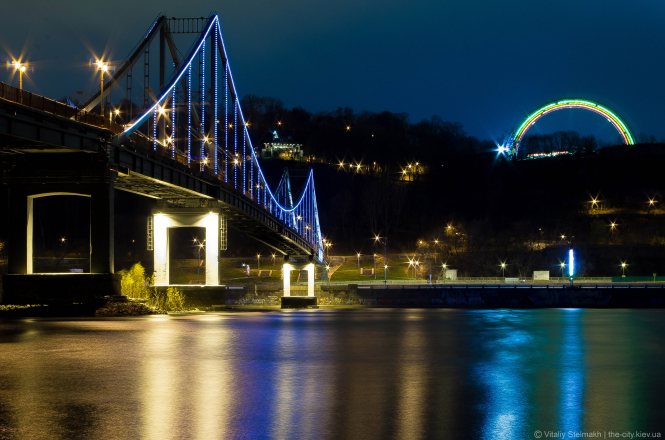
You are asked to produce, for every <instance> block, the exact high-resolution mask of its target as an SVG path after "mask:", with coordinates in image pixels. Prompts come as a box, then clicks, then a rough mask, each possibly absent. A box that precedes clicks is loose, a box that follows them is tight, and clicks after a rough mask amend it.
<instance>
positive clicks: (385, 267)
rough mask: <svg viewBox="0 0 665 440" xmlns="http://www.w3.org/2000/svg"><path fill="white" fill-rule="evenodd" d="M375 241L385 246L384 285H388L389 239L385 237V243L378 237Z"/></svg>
mask: <svg viewBox="0 0 665 440" xmlns="http://www.w3.org/2000/svg"><path fill="white" fill-rule="evenodd" d="M374 240H375V241H376V242H378V243H381V244H383V264H384V268H383V282H384V284H388V251H387V242H388V237H383V241H381V237H379V236H378V235H377V236H375V238H374Z"/></svg>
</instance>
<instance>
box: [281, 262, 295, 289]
mask: <svg viewBox="0 0 665 440" xmlns="http://www.w3.org/2000/svg"><path fill="white" fill-rule="evenodd" d="M292 270H293V266H291V265H290V264H288V263H284V265H283V266H282V278H283V280H284V295H283V296H291V271H292Z"/></svg>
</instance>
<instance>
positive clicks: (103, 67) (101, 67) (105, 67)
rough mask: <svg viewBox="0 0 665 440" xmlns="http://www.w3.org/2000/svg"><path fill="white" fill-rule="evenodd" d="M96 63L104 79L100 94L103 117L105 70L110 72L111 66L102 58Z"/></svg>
mask: <svg viewBox="0 0 665 440" xmlns="http://www.w3.org/2000/svg"><path fill="white" fill-rule="evenodd" d="M91 64H92V61H91ZM95 65H96V66H97V70H99V71H100V72H101V73H102V81H101V84H102V85H101V88H100V92H99V96H100V98H101V100H100V107H101V110H102V111H101V114H102V117H103V116H104V72H108V71H109V69H110V67H109V65H108V64H106V63H104V62H103V61H101V60H97V62H96V63H95Z"/></svg>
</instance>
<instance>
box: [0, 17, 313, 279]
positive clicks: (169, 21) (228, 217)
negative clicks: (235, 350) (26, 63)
mask: <svg viewBox="0 0 665 440" xmlns="http://www.w3.org/2000/svg"><path fill="white" fill-rule="evenodd" d="M183 38H184V39H187V38H189V40H192V39H193V41H189V45H188V49H187V50H185V51H181V47H182V41H181V40H182V39H183ZM179 46H180V47H179ZM167 52H168V57H167ZM151 63H152V64H151ZM113 64H114V63H112V62H111V63H109V62H107V61H105V60H101V59H95V60H91V63H90V66H91V67H93V68H95V69H97V70H99V71H100V74H101V81H100V83H99V87H98V88H97V89H96V90H93V91H92V92H91V93H89V94H88V95H87V96H84V97H83V99H81V100H80V101H79V102H78V103H72V102H69V103H67V104H65V103H61V102H57V101H55V100H52V99H48V98H46V97H43V96H38V95H34V94H32V93H30V92H27V91H25V90H22V89H17V88H14V87H11V86H9V85H6V84H0V152H1V153H2V154H3V156H5V158H4V160H3V167H4V169H3V181H4V183H5V184H6V185H8V187H9V214H10V215H9V227H10V230H11V231H12V234H10V237H9V240H8V269H9V273H10V274H21V275H30V274H32V273H33V270H32V228H33V225H32V204H33V200H34V199H35V198H37V197H45V196H52V195H63V194H65V195H80V196H85V197H90V198H91V202H90V245H91V246H90V247H91V250H90V272H91V274H90V275H93V274H106V275H110V274H113V273H114V267H113V229H114V219H113V210H114V208H113V203H114V191H115V190H116V189H117V190H122V191H128V192H132V193H136V194H140V195H143V196H146V197H150V198H153V199H156V203H155V205H154V209H153V215H152V216H151V217H150V218H149V221H148V249H149V250H153V251H154V256H155V275H156V282H155V284H161V285H168V284H169V277H168V269H169V268H168V260H169V258H168V254H169V249H168V229H169V228H172V227H189V226H197V227H205V228H206V237H207V238H206V241H207V247H206V259H207V261H209V262H212V261H214V262H217V261H218V258H219V251H220V250H225V249H226V246H227V240H226V231H227V227H228V226H230V227H233V228H235V229H238V230H240V231H241V232H243V233H244V234H246V235H248V236H250V237H253V238H255V239H256V240H258V241H260V242H262V243H264V244H266V245H268V246H270V247H271V248H273V249H274V250H276V251H277V252H278V253H280V254H281V255H283V256H284V259H285V267H286V266H288V268H297V266H298V265H299V264H300V265H301V266H302V265H306V266H307V267H310V268H312V269H311V272H312V274H313V265H314V264H316V263H323V261H324V249H323V240H322V237H323V235H322V232H321V228H320V223H319V214H318V209H317V198H316V190H315V185H314V175H313V172H312V170H311V169H310V170H309V171H308V172H307V174H306V176H304V177H305V179H304V184H302V185H301V187H300V188H295V189H292V180H291V177H290V173H289V170H288V169H287V170H285V172H284V174H283V176H282V178H281V180H280V181H279V184H278V185H277V186H276V187H275V189H274V190H273V189H271V188H270V186H269V185H268V181H267V179H266V176H265V175H264V172H263V170H262V169H261V165H260V163H259V160H258V154H257V151H256V149H255V147H254V146H253V144H252V139H251V138H250V136H249V130H248V124H249V123H250V121H247V120H246V119H245V117H244V116H243V112H242V108H241V106H240V99H239V96H238V92H237V90H236V86H235V83H234V80H233V74H232V71H231V67H230V63H229V58H228V56H227V51H226V47H225V45H224V40H223V38H222V32H221V28H220V22H219V17H218V16H217V15H215V14H212V15H210V16H209V17H204V18H168V17H166V16H165V15H160V16H158V17H157V18H156V19H155V20H154V22H153V23H151V25H150V26H149V28H148V30H147V32H146V33H145V34H144V35H143V36H142V37H141V39H140V41H139V42H138V43H137V44H136V46H135V47H134V48H133V49H132V50H131V51H130V53H129V55H128V56H127V57H126V59H125V60H123V61H122V62H119V63H115V64H116V65H113ZM155 72H156V74H155ZM151 73H152V75H151ZM137 80H138V81H137ZM137 82H138V83H139V84H138V87H137V84H136V83H137ZM123 88H124V92H125V96H126V99H125V107H124V108H123V110H122V113H121V112H120V110H119V109H118V108H114V107H113V101H112V100H111V98H112V96H113V93H115V96H116V97H118V94H120V95H122V89H123ZM137 89H138V92H139V93H138V95H135V93H136V91H137ZM136 96H139V97H141V99H142V102H139V103H138V105H135V98H136ZM97 108H99V109H100V110H96V109H97ZM123 122H124V123H123ZM214 243H216V244H217V245H214ZM298 262H300V263H298ZM217 271H218V264H207V268H206V284H209V285H217V284H218V283H219V277H218V273H217ZM312 276H313V275H312ZM285 278H287V277H285ZM21 280H22V281H20V282H21V283H25V282H29V281H25V280H28V278H25V277H24V278H22V279H21ZM312 281H313V278H312ZM285 282H286V281H285ZM16 283H18V281H16ZM312 284H313V283H312ZM23 287H24V288H29V286H23Z"/></svg>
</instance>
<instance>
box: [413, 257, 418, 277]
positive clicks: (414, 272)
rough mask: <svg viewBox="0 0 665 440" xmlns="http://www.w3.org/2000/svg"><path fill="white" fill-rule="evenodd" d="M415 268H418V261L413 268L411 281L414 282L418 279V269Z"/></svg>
mask: <svg viewBox="0 0 665 440" xmlns="http://www.w3.org/2000/svg"><path fill="white" fill-rule="evenodd" d="M416 266H420V261H416V265H415V266H413V279H414V280H416V279H417V277H418V269H417V267H416Z"/></svg>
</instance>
